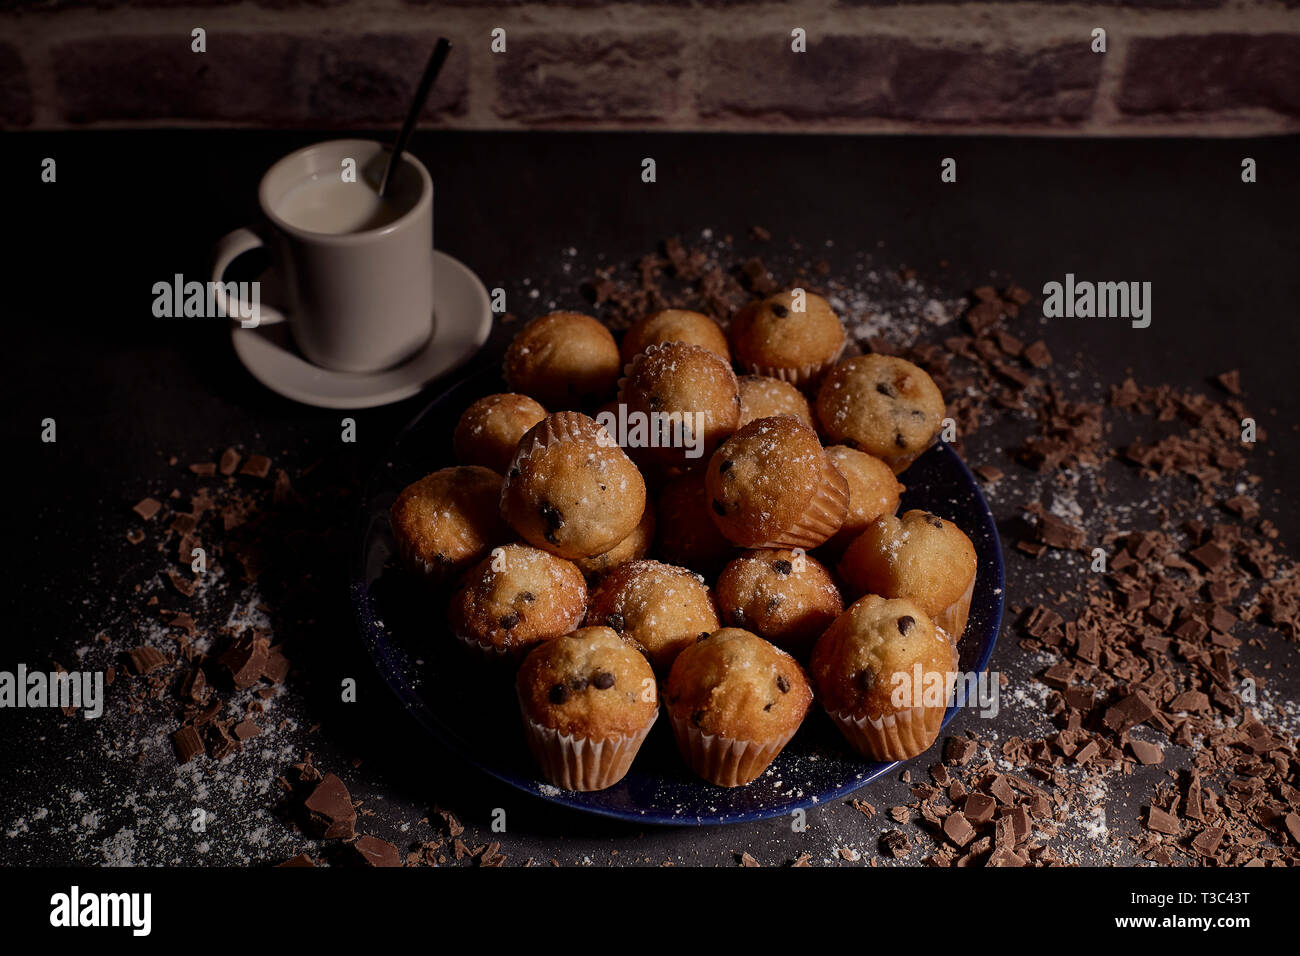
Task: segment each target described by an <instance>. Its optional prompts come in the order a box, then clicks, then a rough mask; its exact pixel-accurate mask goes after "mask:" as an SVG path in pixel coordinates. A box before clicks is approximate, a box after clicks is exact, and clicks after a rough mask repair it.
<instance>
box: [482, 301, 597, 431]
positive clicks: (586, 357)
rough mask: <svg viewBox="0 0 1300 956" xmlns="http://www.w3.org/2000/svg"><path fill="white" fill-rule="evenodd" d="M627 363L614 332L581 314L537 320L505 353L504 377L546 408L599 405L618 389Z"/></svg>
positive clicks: (513, 387)
mask: <svg viewBox="0 0 1300 956" xmlns="http://www.w3.org/2000/svg"><path fill="white" fill-rule="evenodd" d="M622 368H623V363H622V362H621V361H620V360H619V355H618V344H617V343H616V342H615V341H614V336H613V335H612V334H611V333H610V331H609V329H607V328H605V326H604V325H602V324H601V323H600V322H598V321H597V320H596V319H593V318H592V317H591V316H589V315H583V314H582V313H580V312H552V313H550V314H549V315H543V316H542V317H541V318H538V319H534V320H533V321H532V322H530V323H529V324H528V325H526V326H525V327H524V328H523V329H521V330H520V331H519V333H518V334H517V335H516V336H515V337H514V340H513V341H512V342H511V343H510V347H509V348H508V349H507V350H506V358H505V378H506V382H507V383H508V384H509V385H510V389H511V391H515V392H523V393H525V394H527V395H530V396H532V397H533V398H535V399H537V400H538V401H539V402H541V403H542V404H543V405H545V406H546V407H547V408H556V409H561V408H577V407H587V406H589V405H596V404H599V403H600V402H602V401H604V400H605V399H606V398H608V397H609V395H610V394H611V393H612V392H613V391H614V386H615V384H616V383H617V382H618V376H619V372H620V371H621V370H622Z"/></svg>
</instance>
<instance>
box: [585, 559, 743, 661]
mask: <svg viewBox="0 0 1300 956" xmlns="http://www.w3.org/2000/svg"><path fill="white" fill-rule="evenodd" d="M587 623H588V624H593V625H594V624H603V625H605V626H606V627H611V628H613V629H614V630H615V631H617V632H618V633H620V634H622V635H623V636H625V637H628V638H630V639H631V640H633V641H634V642H636V644H637V645H638V646H639V647H640V648H641V649H642V650H643V651H644V652H645V654H646V656H647V657H649V658H650V663H652V664H653V665H654V666H655V669H656V670H657V671H659V672H660V673H666V672H667V670H668V668H669V666H670V665H671V664H672V662H673V659H674V658H675V657H676V656H677V654H678V653H679V652H680V651H681V650H682V648H684V647H687V646H689V645H690V644H692V643H693V642H694V641H695V640H696V639H698V638H699V636H700V635H701V634H707V633H709V632H711V631H714V630H717V627H718V610H717V605H716V604H715V603H714V599H713V592H712V591H710V590H709V587H708V585H707V584H705V583H704V581H703V580H702V579H701V578H699V577H698V576H696V575H695V574H693V573H691V572H690V571H688V570H686V568H677V567H673V566H672V565H671V564H663V563H662V562H659V561H629V562H627V563H626V564H620V565H619V566H618V567H616V568H614V569H613V570H612V571H610V572H609V573H608V574H606V575H605V576H604V577H603V578H601V580H600V583H599V584H597V585H596V587H595V590H593V591H592V593H591V602H590V606H589V607H588V610H587Z"/></svg>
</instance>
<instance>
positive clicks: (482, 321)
mask: <svg viewBox="0 0 1300 956" xmlns="http://www.w3.org/2000/svg"><path fill="white" fill-rule="evenodd" d="M261 281H262V282H263V283H264V287H271V286H274V284H275V282H274V278H273V277H272V276H270V275H269V274H268V275H263V276H262V278H261ZM491 331H492V309H491V306H490V305H489V303H488V294H487V289H485V288H483V283H482V282H480V281H479V278H478V276H476V275H475V274H474V273H473V272H472V271H471V270H470V268H469V267H468V266H466V265H465V264H464V263H463V262H461V261H460V260H458V259H453V258H452V257H451V256H449V255H447V254H446V253H443V252H438V251H437V250H436V249H435V250H433V335H432V336H431V337H430V339H429V344H428V345H426V346H425V347H424V349H423V350H422V351H421V352H420V353H419V354H417V355H415V356H413V357H411V358H410V359H407V360H406V361H405V362H403V363H402V364H401V365H399V366H397V367H396V368H390V369H385V370H384V371H382V372H333V371H330V370H329V369H325V368H320V367H319V366H316V365H313V364H311V363H310V362H308V361H307V360H306V359H305V358H303V357H302V355H301V354H300V353H299V352H298V349H297V347H296V346H295V345H294V344H293V338H292V336H291V335H290V334H289V326H288V323H286V322H285V321H284V316H282V315H280V314H279V313H277V312H275V311H274V310H272V309H269V308H266V307H265V306H264V307H263V309H262V320H261V323H260V324H259V325H258V326H257V328H255V329H242V328H240V327H239V326H238V325H235V326H234V327H233V328H232V329H231V333H230V340H231V342H233V343H234V346H235V354H236V355H238V356H239V360H240V361H241V362H243V363H244V367H245V368H246V369H248V371H249V372H250V373H251V374H252V376H253V378H255V379H257V380H258V381H259V382H261V383H262V384H263V385H265V386H266V387H267V388H269V389H270V390H271V391H273V392H278V393H279V394H281V395H283V396H284V397H285V398H291V399H293V400H294V401H295V402H302V403H304V404H306V405H315V406H316V407H317V408H374V407H375V406H377V405H388V404H390V403H391V402H398V401H401V400H402V399H404V398H410V397H411V396H412V395H415V394H417V393H418V392H420V391H421V390H422V389H423V388H424V387H425V386H426V385H428V384H429V382H431V381H433V380H434V379H435V378H437V377H438V376H440V375H444V374H446V373H447V372H450V371H451V370H452V369H455V368H459V367H460V366H461V365H463V364H465V362H466V361H468V360H469V358H470V356H472V355H473V354H474V353H475V352H477V351H478V349H479V347H480V346H481V345H482V344H483V343H484V342H485V341H487V337H488V334H489V333H490V332H491Z"/></svg>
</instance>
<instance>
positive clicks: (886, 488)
mask: <svg viewBox="0 0 1300 956" xmlns="http://www.w3.org/2000/svg"><path fill="white" fill-rule="evenodd" d="M826 455H827V457H829V458H830V460H831V462H832V463H834V465H835V467H836V468H838V469H839V471H840V474H841V475H843V476H844V477H845V478H846V479H847V480H848V482H849V512H848V514H846V515H845V516H844V524H843V525H841V526H840V530H839V531H837V532H836V533H835V537H834V538H832V539H831V541H830V544H831V545H832V546H835V547H838V548H840V549H841V550H842V549H843V548H846V547H848V545H849V544H850V543H852V542H853V540H854V539H856V538H857V536H858V535H860V534H862V532H863V531H865V530H867V526H868V525H869V524H871V523H872V522H873V521H875V520H876V519H877V518H879V517H881V516H882V515H892V514H893V513H894V512H896V511H897V510H898V500H899V497H900V496H901V495H902V493H903V491H904V490H905V488H904V486H903V485H901V484H899V481H898V478H897V477H896V476H895V475H894V469H892V468H890V467H889V465H887V464H885V463H884V462H883V461H881V460H880V459H879V458H877V457H876V456H875V455H868V454H867V453H866V452H863V451H857V450H855V449H853V448H849V447H848V446H847V445H834V446H832V447H830V448H827V449H826Z"/></svg>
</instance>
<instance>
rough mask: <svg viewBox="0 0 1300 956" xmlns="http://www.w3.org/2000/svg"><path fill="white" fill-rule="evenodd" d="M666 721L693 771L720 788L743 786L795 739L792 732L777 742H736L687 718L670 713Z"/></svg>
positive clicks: (678, 747)
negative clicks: (704, 728)
mask: <svg viewBox="0 0 1300 956" xmlns="http://www.w3.org/2000/svg"><path fill="white" fill-rule="evenodd" d="M668 719H669V721H670V722H671V723H672V725H673V736H674V737H676V738H677V749H678V750H680V751H681V754H682V757H683V758H684V759H685V760H686V762H687V763H688V764H690V767H691V769H692V770H694V771H695V772H696V773H697V774H699V775H700V776H701V777H703V778H704V779H705V780H708V781H709V782H710V783H714V784H717V785H718V786H719V787H743V786H744V785H745V784H747V783H749V782H751V781H752V780H754V779H756V778H757V777H758V775H759V774H761V773H762V772H763V771H764V770H766V769H767V768H768V766H769V765H770V764H771V763H772V761H773V760H775V759H776V755H777V754H779V753H780V752H781V750H782V749H783V748H784V747H785V745H786V744H788V743H789V742H790V738H791V737H793V736H794V731H791V732H790V733H788V734H786V735H785V736H784V737H781V738H779V739H777V740H738V739H736V738H734V737H723V736H722V735H721V734H706V733H704V731H702V730H700V728H698V727H696V726H695V725H694V724H693V723H691V722H690V721H689V720H688V719H686V718H684V717H676V716H674V715H673V714H671V713H670V714H669V715H668ZM795 729H796V730H797V729H798V728H795Z"/></svg>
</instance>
